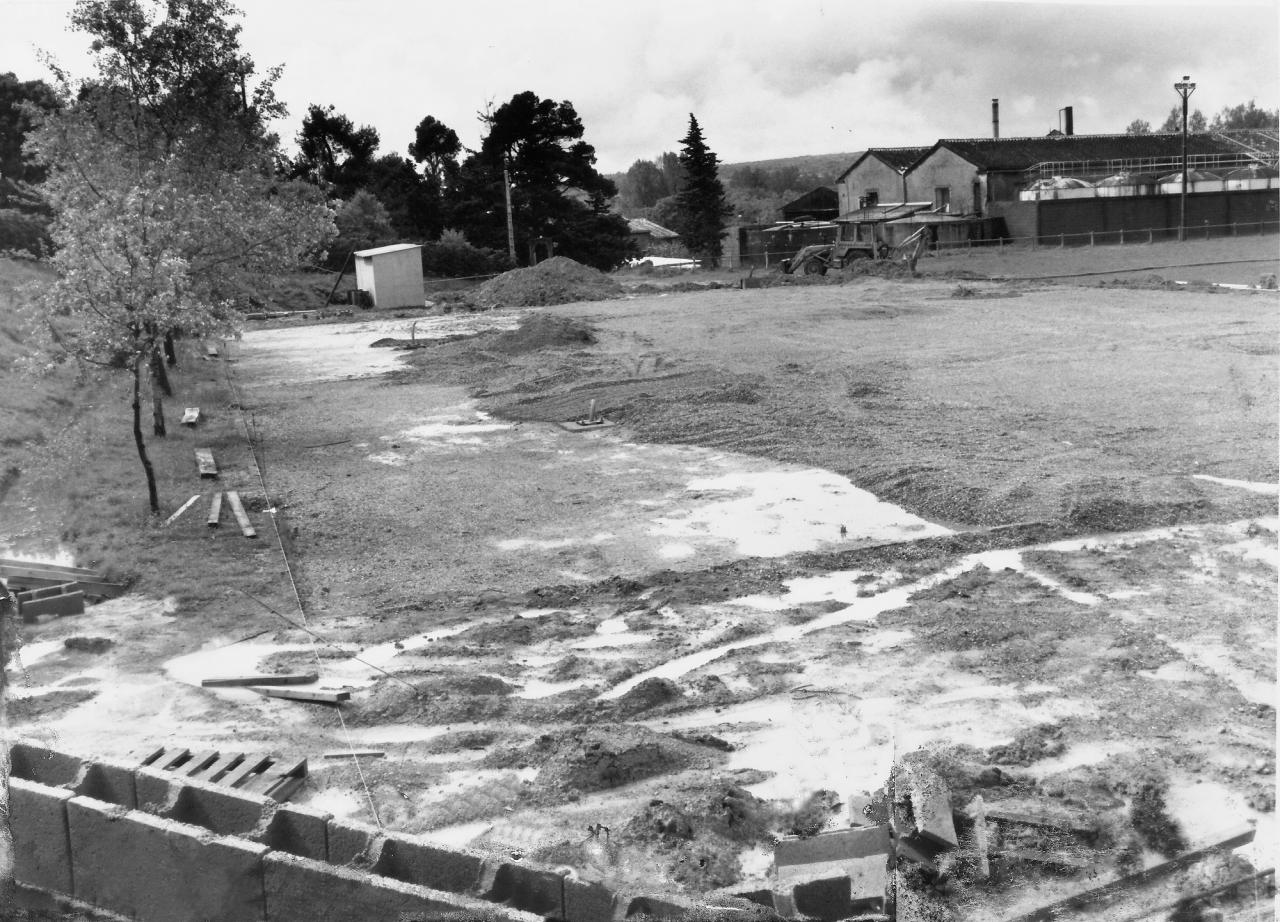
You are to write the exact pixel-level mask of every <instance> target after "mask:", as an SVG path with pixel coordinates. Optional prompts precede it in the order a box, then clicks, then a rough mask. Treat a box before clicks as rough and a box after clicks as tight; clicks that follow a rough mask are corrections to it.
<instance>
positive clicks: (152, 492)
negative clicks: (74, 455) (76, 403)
mask: <svg viewBox="0 0 1280 922" xmlns="http://www.w3.org/2000/svg"><path fill="white" fill-rule="evenodd" d="M133 442H134V444H135V445H137V446H138V458H139V459H140V460H141V461H142V469H143V470H144V471H145V472H146V474H147V497H148V499H149V500H150V503H151V513H152V515H159V514H160V496H159V494H158V493H157V492H156V472H155V470H154V469H152V467H151V459H150V458H148V457H147V445H146V442H144V441H143V440H142V356H140V355H138V356H134V359H133Z"/></svg>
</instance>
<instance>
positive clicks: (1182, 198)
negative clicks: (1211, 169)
mask: <svg viewBox="0 0 1280 922" xmlns="http://www.w3.org/2000/svg"><path fill="white" fill-rule="evenodd" d="M1190 81H1191V77H1190V76H1187V75H1184V76H1183V78H1182V80H1181V82H1179V83H1175V84H1174V85H1173V88H1174V89H1175V90H1177V91H1178V95H1179V96H1181V97H1182V194H1181V195H1179V196H1178V240H1179V241H1182V240H1186V239H1187V99H1188V98H1190V96H1191V94H1192V93H1194V92H1195V90H1196V85H1195V84H1194V83H1191V82H1190Z"/></svg>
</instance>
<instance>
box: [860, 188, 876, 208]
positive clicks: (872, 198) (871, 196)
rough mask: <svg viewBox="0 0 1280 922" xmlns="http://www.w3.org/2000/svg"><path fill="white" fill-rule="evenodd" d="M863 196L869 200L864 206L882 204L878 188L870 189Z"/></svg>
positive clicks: (871, 206)
mask: <svg viewBox="0 0 1280 922" xmlns="http://www.w3.org/2000/svg"><path fill="white" fill-rule="evenodd" d="M863 198H865V199H866V200H867V203H866V204H865V205H863V206H862V207H863V208H873V207H875V206H876V205H879V204H880V192H879V190H878V189H868V190H867V194H866V195H864V196H863Z"/></svg>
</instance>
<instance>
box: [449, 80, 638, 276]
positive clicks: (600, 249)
mask: <svg viewBox="0 0 1280 922" xmlns="http://www.w3.org/2000/svg"><path fill="white" fill-rule="evenodd" d="M482 120H483V121H484V123H485V124H486V125H487V126H488V132H487V134H486V135H485V138H484V140H483V141H482V142H481V145H480V149H479V150H478V151H476V152H474V153H473V154H471V155H470V156H469V157H467V159H466V160H465V161H463V163H462V165H461V167H460V168H459V171H458V182H457V185H456V187H455V189H454V190H453V193H452V195H451V196H450V199H451V201H450V206H451V207H450V209H449V210H450V213H451V216H452V221H453V224H454V226H456V227H458V228H459V229H460V230H462V231H464V232H465V233H466V235H467V238H468V239H469V240H471V241H472V242H474V243H475V244H476V245H478V246H480V247H492V248H501V249H505V248H506V242H507V231H506V205H505V196H504V191H503V183H504V181H505V180H504V174H503V167H504V164H505V166H506V168H507V172H508V175H509V176H510V181H511V204H512V223H513V225H514V229H515V238H516V254H517V258H518V259H519V258H522V257H523V256H524V255H525V254H526V253H527V252H528V246H529V243H530V241H531V240H533V239H534V238H536V237H547V238H550V239H551V240H552V241H553V242H554V243H555V245H556V252H557V254H559V255H562V256H567V257H569V258H571V259H576V260H578V261H579V262H582V263H586V264H587V265H590V266H595V267H596V268H600V269H608V268H612V267H613V266H615V265H617V264H618V263H619V262H621V260H622V259H623V258H625V256H627V255H628V254H629V253H630V250H631V238H630V234H629V233H628V231H627V224H626V222H625V221H624V220H622V218H620V217H619V216H618V215H616V214H612V213H611V212H610V211H609V200H610V199H611V198H613V196H614V195H616V194H617V189H616V188H615V186H614V185H613V183H612V182H610V181H609V180H608V179H606V178H605V177H604V176H602V175H600V173H599V172H597V170H596V168H595V162H596V152H595V148H594V147H592V146H591V145H590V144H588V143H587V142H586V141H584V140H583V134H584V129H583V125H582V120H581V119H580V118H579V117H578V113H577V112H576V111H575V110H574V108H573V104H572V103H570V102H568V101H564V102H558V103H557V102H554V101H553V100H550V99H540V98H539V97H538V96H537V94H535V93H532V92H529V91H527V90H526V91H525V92H523V93H517V94H516V95H515V96H512V97H511V99H510V100H509V101H507V102H505V103H503V104H502V105H501V106H499V107H498V108H497V109H496V110H494V111H492V112H491V113H488V114H486V115H484V116H482Z"/></svg>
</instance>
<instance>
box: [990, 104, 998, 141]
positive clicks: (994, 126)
mask: <svg viewBox="0 0 1280 922" xmlns="http://www.w3.org/2000/svg"><path fill="white" fill-rule="evenodd" d="M991 137H993V138H998V137H1000V100H998V99H993V100H991Z"/></svg>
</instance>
